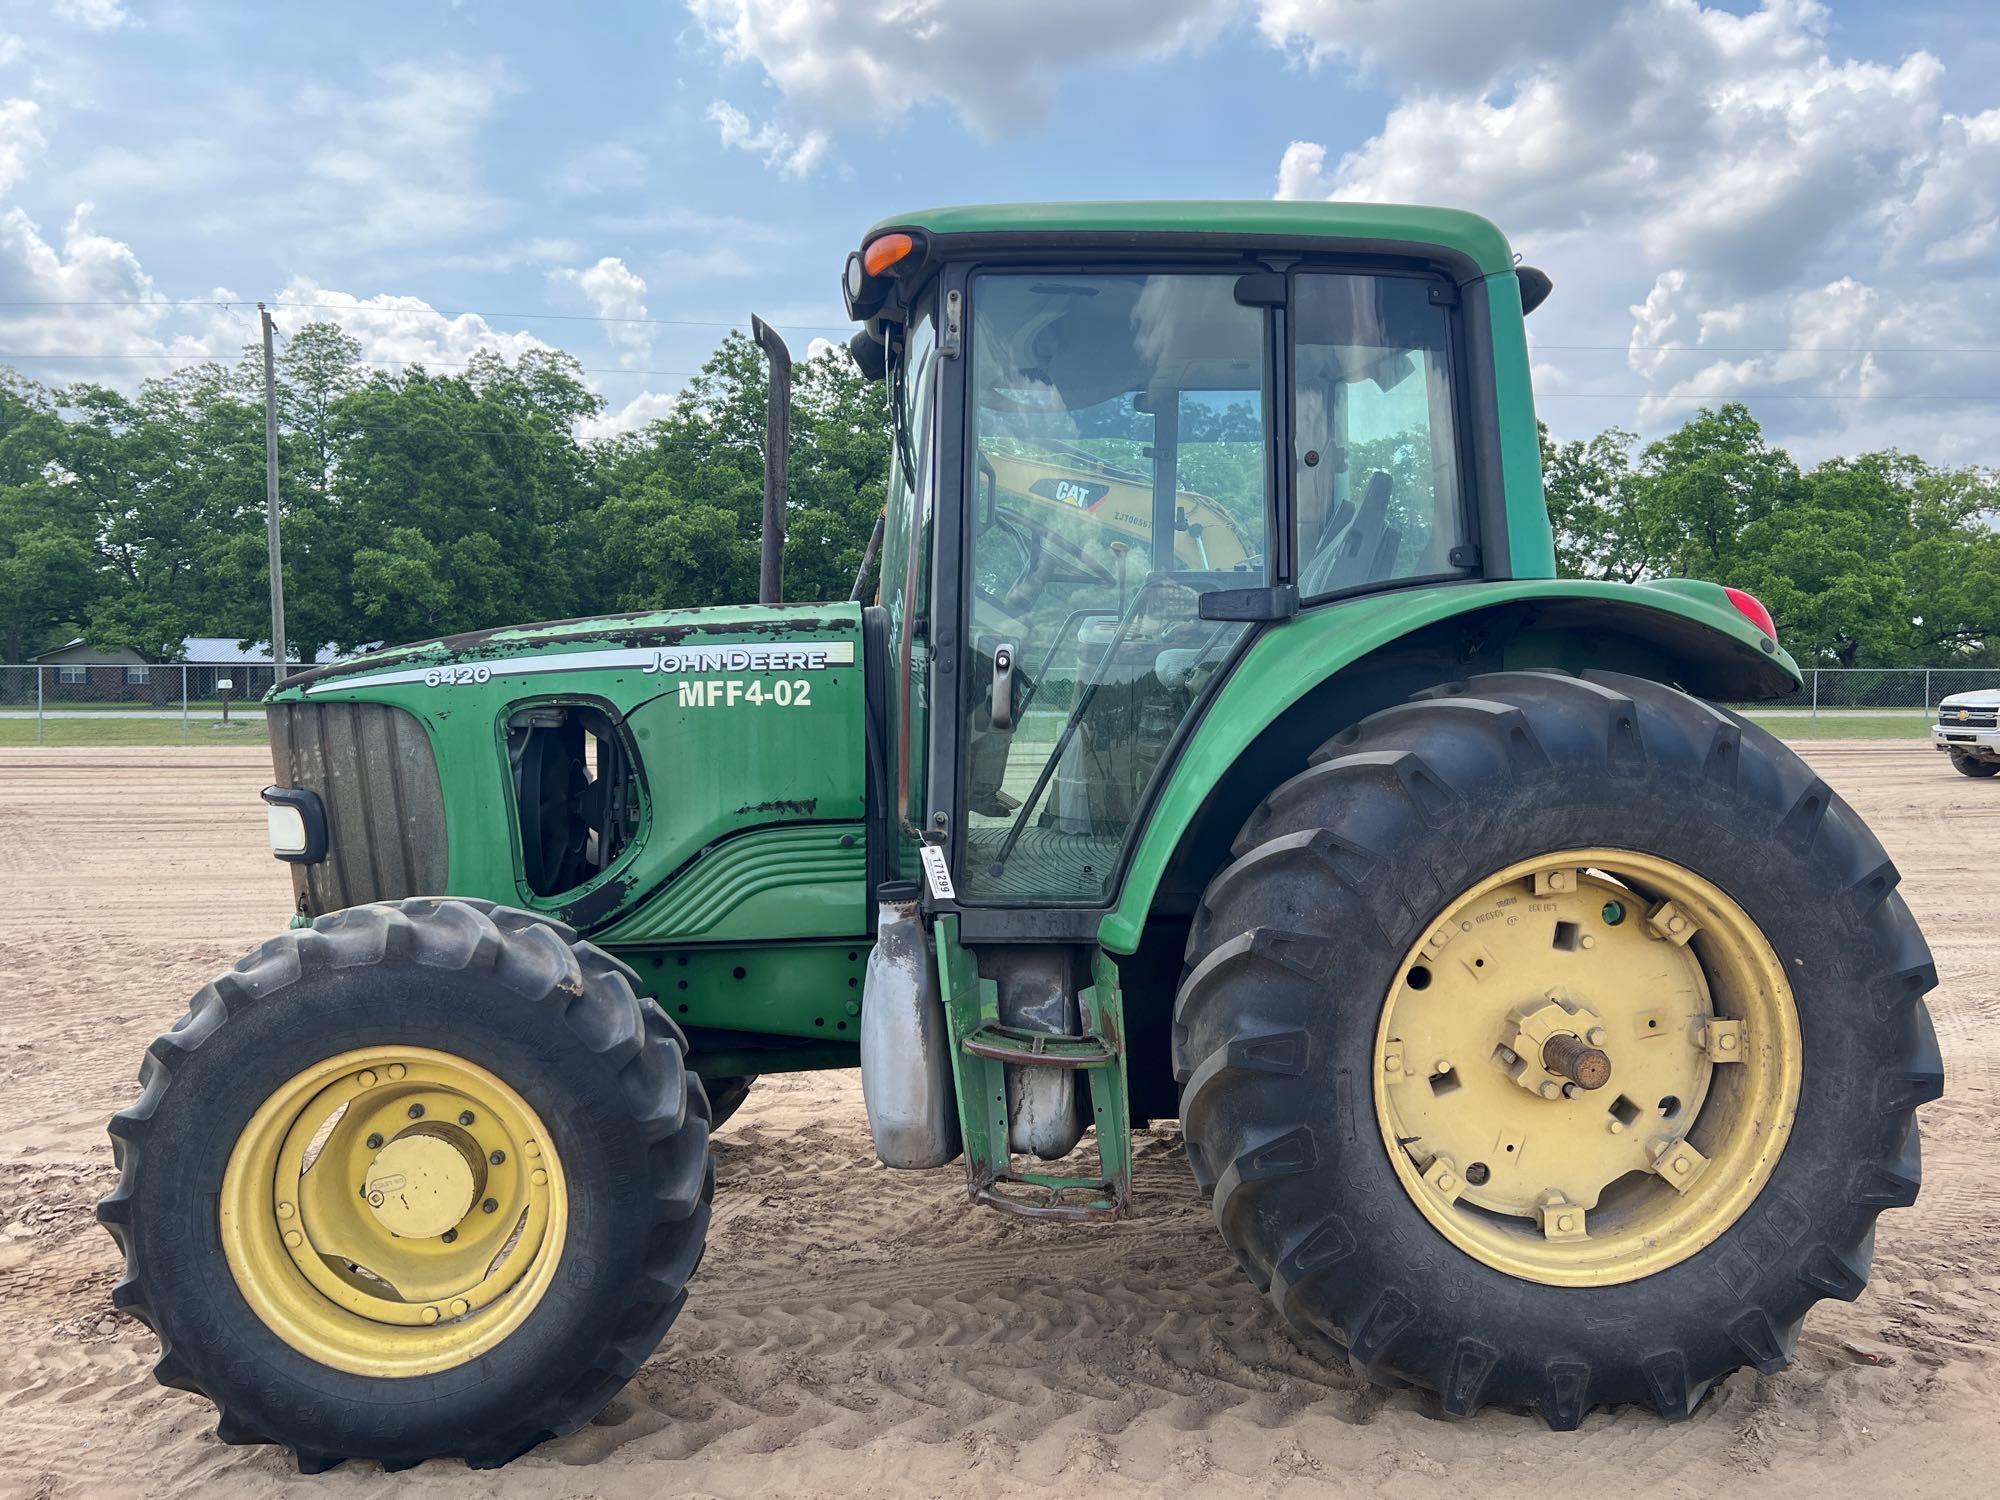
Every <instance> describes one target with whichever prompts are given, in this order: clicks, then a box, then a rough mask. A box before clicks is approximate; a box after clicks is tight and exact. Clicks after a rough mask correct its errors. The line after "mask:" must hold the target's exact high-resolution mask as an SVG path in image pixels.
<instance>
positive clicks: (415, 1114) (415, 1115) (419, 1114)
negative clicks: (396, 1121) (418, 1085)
mask: <svg viewBox="0 0 2000 1500" xmlns="http://www.w3.org/2000/svg"><path fill="white" fill-rule="evenodd" d="M423 1117H424V1107H423V1106H422V1105H421V1104H412V1105H411V1106H410V1118H411V1119H412V1120H421V1119H422V1118H423Z"/></svg>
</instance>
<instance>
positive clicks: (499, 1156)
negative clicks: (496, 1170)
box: [486, 1151, 507, 1167]
mask: <svg viewBox="0 0 2000 1500" xmlns="http://www.w3.org/2000/svg"><path fill="white" fill-rule="evenodd" d="M486 1159H487V1160H488V1161H490V1162H492V1163H493V1165H494V1166H496V1167H497V1166H499V1165H500V1164H501V1163H502V1162H504V1161H506V1160H507V1153H506V1152H505V1151H495V1152H494V1153H493V1154H492V1155H491V1156H489V1157H487V1158H486Z"/></svg>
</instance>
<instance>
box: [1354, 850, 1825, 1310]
mask: <svg viewBox="0 0 2000 1500" xmlns="http://www.w3.org/2000/svg"><path fill="white" fill-rule="evenodd" d="M1797 1057H1798V1021H1797V1015H1796V1012H1795V1010H1794V1008H1793V1003H1792V999H1791V993H1790V989H1789V987H1788V985H1787V983H1786V980H1785V975H1784V970H1783V966H1782V964H1781V963H1779V961H1778V959H1777V956H1776V954H1775V953H1774V952H1773V951H1772V950H1771V947H1770V944H1769V943H1768V942H1767V941H1765V940H1764V938H1763V936H1762V934H1761V932H1760V931H1759V930H1758V929H1757V927H1756V925H1755V924H1754V923H1753V922H1752V921H1751V920H1750V918H1749V917H1748V916H1747V914H1745V913H1744V912H1743V910H1742V908H1741V907H1740V906H1738V905H1737V904H1736V903H1735V902H1734V901H1733V900H1731V899H1730V898H1729V897H1728V896H1726V895H1725V894H1724V893H1722V892H1721V891H1720V890H1718V889H1717V888H1715V887H1714V886H1713V885H1711V884H1709V883H1708V882H1706V881H1704V880H1702V879H1700V877H1698V876H1695V875H1694V874H1693V873H1692V872H1690V871H1688V870H1685V869H1684V868H1682V867H1680V866H1677V865H1673V864H1671V863H1670V862H1668V861H1665V860H1660V859H1658V858H1656V857H1654V856H1650V855H1641V854H1636V853H1631V852H1627V851H1613V850H1605V849H1596V850H1577V851H1571V852H1569V853H1564V854H1558V855H1551V856H1547V857H1544V858H1542V859H1539V860H1534V861H1529V862H1526V863H1524V864H1521V865H1517V866H1513V867H1510V869H1508V870H1505V871H1502V872H1500V874H1499V875H1496V876H1495V877H1493V878H1491V879H1489V880H1487V881H1483V882H1481V883H1480V884H1479V885H1478V886H1475V887H1474V888H1473V889H1472V890H1470V891H1468V892H1466V893H1464V894H1463V895H1461V896H1460V897H1459V898H1458V899H1457V900H1456V901H1454V902H1452V903H1451V904H1450V905H1449V906H1447V908H1446V909H1445V911H1444V913H1443V914H1442V915H1441V917H1440V919H1439V920H1438V921H1437V922H1436V923H1435V924H1434V925H1433V926H1432V928H1431V930H1430V932H1429V933H1428V935H1427V936H1426V937H1425V938H1424V940H1423V941H1422V942H1421V943H1420V944H1418V946H1417V947H1416V948H1415V949H1414V950H1412V952H1411V954H1410V955H1409V957H1408V959H1407V960H1406V962H1405V964H1404V966H1403V970H1402V972H1401V974H1400V976H1399V978H1398V981H1397V983H1396V984H1395V985H1394V986H1393V987H1392V989H1391V991H1390V994H1389V996H1388V999H1387V1003H1386V1004H1385V1006H1384V1008H1383V1018H1382V1026H1381V1030H1380V1033H1379V1037H1378V1056H1377V1073H1376V1080H1377V1083H1376V1103H1377V1114H1378V1118H1379V1120H1380V1123H1381V1126H1382V1130H1383V1135H1384V1140H1385V1144H1386V1146H1387V1147H1388V1149H1389V1152H1390V1156H1391V1159H1392V1161H1393V1162H1394V1163H1395V1165H1396V1168H1397V1171H1398V1174H1399V1176H1400V1177H1401V1178H1402V1179H1403V1181H1404V1184H1405V1186H1406V1187H1407V1188H1409V1189H1410V1190H1411V1194H1412V1197H1413V1198H1414V1199H1415V1200H1416V1202H1417V1204H1418V1206H1419V1207H1420V1208H1421V1209H1422V1210H1423V1211H1424V1213H1425V1215H1426V1216H1427V1217H1428V1218H1430V1219H1431V1221H1432V1222H1433V1223H1434V1224H1436V1225H1437V1226H1438V1227H1439V1228H1440V1229H1441V1230H1443V1231H1444V1232H1445V1234H1446V1236H1447V1237H1448V1238H1450V1239H1452V1240H1453V1241H1454V1242H1455V1243H1457V1244H1459V1245H1460V1247H1461V1248H1463V1249H1466V1250H1468V1251H1469V1252H1470V1253H1472V1254H1474V1255H1476V1256H1478V1257H1479V1258H1480V1259H1482V1260H1485V1261H1486V1262H1487V1263H1488V1264H1491V1265H1494V1266H1496V1267H1498V1268H1499V1269H1502V1270H1506V1271H1509V1272H1511V1273H1513V1274H1516V1275H1521V1276H1524V1277H1527V1278H1529V1279H1535V1280H1545V1281H1554V1282H1562V1283H1580V1284H1589V1283H1601V1282H1609V1281H1621V1280H1630V1279H1634V1278H1635V1277H1636V1276H1639V1275H1644V1274H1648V1271H1649V1270H1650V1269H1659V1268H1661V1267H1663V1266H1664V1265H1668V1264H1672V1263H1673V1262H1674V1261H1676V1260H1679V1259H1681V1258H1684V1257H1685V1256H1686V1255H1689V1254H1692V1253H1693V1252H1694V1250H1695V1249H1698V1248H1699V1247H1700V1245H1702V1244H1705V1243H1707V1242H1708V1241H1709V1240H1711V1239H1713V1238H1714V1237H1715V1236H1716V1235H1718V1234H1720V1233H1721V1232H1722V1230H1723V1229H1725V1228H1727V1226H1728V1224H1729V1223H1730V1222H1733V1220H1734V1218H1735V1217H1736V1216H1737V1215H1738V1214H1740V1213H1741V1212H1742V1210H1743V1208H1745V1207H1747V1206H1748V1203H1749V1201H1750V1199H1751V1198H1753V1197H1754V1196H1755V1192H1756V1190H1757V1188H1759V1187H1761V1186H1762V1183H1763V1180H1764V1178H1765V1176H1767V1175H1768V1172H1769V1169H1770V1167H1771V1166H1772V1165H1773V1164H1774V1163H1775V1161H1776V1157H1777V1154H1778V1152H1779V1151H1780V1150H1781V1149H1782V1146H1783V1141H1784V1137H1785V1134H1786V1133H1787V1132H1788V1130H1789V1127H1790V1120H1791V1115H1792V1110H1793V1107H1794V1106H1795V1103H1796V1099H1797V1092H1798V1062H1797ZM1718 1158H1726V1159H1727V1160H1728V1162H1729V1170H1728V1171H1727V1172H1725V1173H1712V1172H1711V1171H1710V1170H1709V1169H1710V1167H1711V1164H1712V1162H1713V1161H1715V1160H1716V1159H1718Z"/></svg>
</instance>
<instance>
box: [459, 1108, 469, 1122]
mask: <svg viewBox="0 0 2000 1500" xmlns="http://www.w3.org/2000/svg"><path fill="white" fill-rule="evenodd" d="M458 1123H459V1124H461V1125H470V1124H471V1123H472V1111H471V1110H469V1109H462V1110H460V1111H459V1112H458Z"/></svg>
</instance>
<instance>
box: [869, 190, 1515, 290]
mask: <svg viewBox="0 0 2000 1500" xmlns="http://www.w3.org/2000/svg"><path fill="white" fill-rule="evenodd" d="M911 229H918V230H922V231H923V232H924V233H925V234H926V235H927V236H929V237H930V238H931V239H933V240H942V241H946V242H948V241H949V240H951V239H953V238H958V237H965V238H968V239H970V238H974V237H977V238H978V239H981V240H992V239H995V238H1002V237H1005V238H1011V237H1013V236H1017V235H1018V236H1023V237H1041V236H1061V237H1065V238H1069V237H1075V236H1098V235H1102V236H1104V237H1106V238H1108V239H1111V240H1114V241H1115V240H1117V239H1119V238H1120V237H1123V236H1126V235H1145V236H1153V235H1211V234H1212V235H1216V236H1220V237H1227V238H1234V239H1263V240H1270V239H1286V240H1324V241H1328V242H1330V243H1329V248H1340V244H1341V242H1357V248H1359V247H1360V246H1361V245H1365V246H1367V247H1368V248H1371V249H1379V248H1380V247H1382V246H1384V245H1410V244H1414V245H1420V246H1427V247H1433V248H1435V249H1436V250H1438V251H1440V252H1442V253H1443V254H1444V255H1445V256H1448V257H1450V258H1452V259H1455V260H1458V261H1460V262H1463V263H1470V265H1471V266H1474V267H1476V268H1477V273H1478V274H1479V275H1482V276H1492V275H1497V274H1499V273H1501V272H1505V271H1509V270H1511V269H1513V265H1514V252H1513V250H1512V248H1511V247H1510V246H1509V245H1508V243H1507V238H1506V236H1505V235H1503V234H1501V233H1500V231H1499V230H1498V229H1496V228H1494V226H1493V225H1492V224H1491V223H1489V222H1488V221H1487V220H1485V219H1483V218H1481V217H1480V216H1479V215H1478V214H1473V213H1466V212H1464V211H1463V210H1461V209H1456V208H1422V207H1417V206H1414V205H1410V204H1403V203H1326V202H1283V201H1278V200H1274V199H1269V198H1255V199H1244V200H1239V201H1230V200H1205V201H1194V200H1190V201H1136V202H1097V203H989V204H978V205H968V206H965V207H960V208H927V209H922V210H919V211H918V212H915V213H907V214H898V215H896V216H895V217H893V218H888V219H884V220H882V222H881V223H879V224H877V225H876V226H875V227H874V228H872V229H870V230H869V231H868V232H867V234H865V235H863V236H862V243H863V244H864V245H865V244H867V243H868V242H869V241H870V240H872V239H874V238H875V237H876V236H877V235H880V234H886V233H889V232H890V231H893V230H911ZM940 248H942V247H940Z"/></svg>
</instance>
